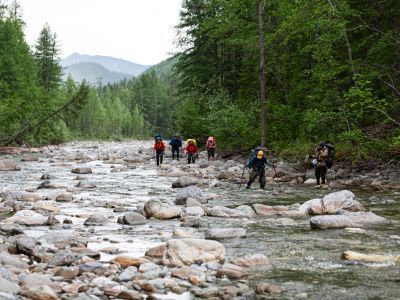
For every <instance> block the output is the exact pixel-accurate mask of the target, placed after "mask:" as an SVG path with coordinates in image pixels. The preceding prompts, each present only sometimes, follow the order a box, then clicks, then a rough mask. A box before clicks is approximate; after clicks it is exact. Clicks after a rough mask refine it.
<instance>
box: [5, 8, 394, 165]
mask: <svg viewBox="0 0 400 300" xmlns="http://www.w3.org/2000/svg"><path fill="white" fill-rule="evenodd" d="M260 9H262V13H263V15H264V18H263V24H262V25H263V26H262V27H263V32H262V33H263V45H264V47H265V65H264V68H265V85H264V88H265V99H266V100H265V107H266V125H265V132H266V134H265V139H266V145H267V146H268V147H270V148H271V149H273V150H274V152H276V153H279V154H280V155H282V156H291V155H300V154H304V153H306V152H307V151H308V150H309V149H310V148H311V147H313V145H315V144H316V143H318V142H319V141H320V140H330V141H331V142H333V143H335V145H336V148H337V153H338V156H339V158H342V159H348V160H349V161H350V160H351V161H359V160H363V159H369V158H374V159H377V160H390V159H392V158H396V157H397V158H398V157H399V154H400V101H399V97H400V2H399V1H396V0H380V1H370V0H367V1H361V0H296V1H293V0H279V1H278V0H259V1H255V0H229V1H228V0H183V3H182V8H181V12H180V22H179V24H178V26H177V28H176V31H177V43H178V49H179V51H177V53H175V55H174V56H173V57H172V58H170V59H168V60H167V61H164V62H162V63H161V64H159V65H156V66H154V67H153V68H151V69H150V70H148V71H146V72H145V73H143V74H142V75H140V76H138V77H137V78H133V79H129V80H123V81H121V82H119V83H116V84H109V85H104V86H89V85H88V84H87V83H85V82H82V83H76V82H74V81H73V80H72V79H71V78H68V79H67V80H66V81H62V80H61V76H62V72H63V70H62V68H61V67H60V64H59V61H60V48H59V41H57V36H56V33H53V32H52V30H51V28H50V25H47V24H46V25H45V26H44V27H43V30H42V31H41V33H40V35H39V37H38V39H37V42H36V44H35V45H34V46H33V47H32V48H31V47H29V45H28V44H27V42H26V41H25V38H24V32H23V28H24V21H23V19H22V17H21V15H20V12H19V7H18V4H16V3H13V4H11V5H1V7H0V118H1V120H2V122H1V124H0V143H1V144H2V145H12V144H17V145H24V144H26V145H41V144H47V143H60V142H64V141H68V140H74V139H121V138H150V137H151V136H152V135H153V134H154V133H155V132H160V133H162V134H163V135H164V136H166V137H170V136H171V135H173V134H174V133H175V132H179V133H181V135H182V136H183V137H187V138H189V137H193V138H197V139H202V138H204V137H206V136H208V135H213V136H215V137H216V139H217V141H218V145H219V147H220V148H224V149H227V150H243V149H249V148H250V147H253V146H256V145H258V144H259V143H260V131H261V107H262V103H261V101H260V85H259V80H260V64H259V62H260V43H259V39H260V18H259V16H260Z"/></svg>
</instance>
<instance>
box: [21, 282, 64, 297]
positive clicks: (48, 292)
mask: <svg viewBox="0 0 400 300" xmlns="http://www.w3.org/2000/svg"><path fill="white" fill-rule="evenodd" d="M23 294H24V295H25V296H27V297H28V298H30V299H34V300H59V298H58V297H57V294H56V293H55V292H54V291H53V289H52V288H51V287H50V286H48V285H39V286H30V287H28V288H27V290H25V291H24V292H23Z"/></svg>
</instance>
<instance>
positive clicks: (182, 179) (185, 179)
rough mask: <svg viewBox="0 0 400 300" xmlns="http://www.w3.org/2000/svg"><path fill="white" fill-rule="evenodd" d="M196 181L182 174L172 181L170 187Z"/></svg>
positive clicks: (194, 183)
mask: <svg viewBox="0 0 400 300" xmlns="http://www.w3.org/2000/svg"><path fill="white" fill-rule="evenodd" d="M197 183H198V181H197V180H195V179H193V178H190V177H187V176H182V177H179V178H178V179H177V180H175V181H174V182H173V183H172V188H174V189H175V188H185V187H188V186H191V185H196V184H197Z"/></svg>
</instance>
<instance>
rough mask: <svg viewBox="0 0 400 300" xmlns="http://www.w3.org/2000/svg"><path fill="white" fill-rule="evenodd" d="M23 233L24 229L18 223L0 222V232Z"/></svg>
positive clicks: (8, 234)
mask: <svg viewBox="0 0 400 300" xmlns="http://www.w3.org/2000/svg"><path fill="white" fill-rule="evenodd" d="M23 233H24V230H23V229H22V227H21V226H20V225H18V224H0V234H3V235H6V236H11V235H17V234H23Z"/></svg>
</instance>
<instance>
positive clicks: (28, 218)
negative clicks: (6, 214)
mask: <svg viewBox="0 0 400 300" xmlns="http://www.w3.org/2000/svg"><path fill="white" fill-rule="evenodd" d="M47 219H48V217H45V216H43V215H41V214H39V213H36V212H34V211H32V210H20V211H17V212H16V213H15V214H14V215H13V216H12V217H10V218H8V219H6V220H5V221H4V222H5V223H16V224H21V225H26V226H42V225H46V223H47Z"/></svg>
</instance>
